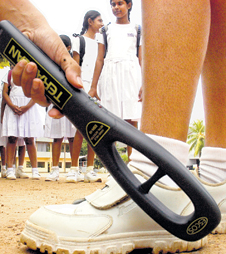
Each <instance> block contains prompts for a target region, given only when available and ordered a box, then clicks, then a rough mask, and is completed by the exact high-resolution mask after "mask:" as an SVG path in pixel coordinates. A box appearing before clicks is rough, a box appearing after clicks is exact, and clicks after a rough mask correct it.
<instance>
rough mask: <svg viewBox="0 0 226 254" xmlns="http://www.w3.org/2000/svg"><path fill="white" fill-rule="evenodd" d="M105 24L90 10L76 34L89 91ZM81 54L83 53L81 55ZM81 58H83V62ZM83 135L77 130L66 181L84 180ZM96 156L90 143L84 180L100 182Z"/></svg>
mask: <svg viewBox="0 0 226 254" xmlns="http://www.w3.org/2000/svg"><path fill="white" fill-rule="evenodd" d="M102 26H103V21H102V18H101V15H100V13H99V12H98V11H95V10H90V11H88V12H87V13H86V14H85V16H84V21H83V28H82V31H81V33H80V35H74V36H75V38H74V40H73V46H72V50H73V58H74V59H75V60H76V61H77V63H79V64H80V65H81V69H82V74H81V77H82V81H83V86H84V90H85V91H86V92H87V93H88V91H89V89H90V85H91V81H92V77H93V72H94V67H95V62H96V58H97V54H98V44H97V41H96V39H95V37H96V33H98V32H99V29H100V28H101V27H102ZM79 36H82V38H81V39H84V41H85V43H84V44H85V45H84V56H83V57H82V56H81V55H82V54H81V52H80V40H81V39H80V38H79ZM80 54H81V55H80ZM81 58H82V59H83V61H82V64H81ZM82 141H83V136H82V135H81V134H80V132H79V131H77V132H76V135H75V139H74V144H73V156H72V163H71V170H70V171H69V173H68V175H67V178H66V181H67V182H77V181H80V180H83V176H82V175H81V173H80V172H79V167H78V166H79V165H78V163H79V162H78V160H79V154H80V150H81V146H82ZM94 156H95V153H94V152H93V150H92V148H91V147H90V146H89V145H88V156H87V169H86V174H85V176H84V182H97V181H98V182H100V181H101V178H100V177H99V176H98V175H97V174H96V173H95V172H94V171H93V166H94Z"/></svg>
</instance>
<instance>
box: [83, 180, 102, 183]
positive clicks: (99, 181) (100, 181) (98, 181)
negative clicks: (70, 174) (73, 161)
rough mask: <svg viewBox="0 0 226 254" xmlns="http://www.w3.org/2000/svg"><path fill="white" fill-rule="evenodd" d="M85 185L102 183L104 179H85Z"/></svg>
mask: <svg viewBox="0 0 226 254" xmlns="http://www.w3.org/2000/svg"><path fill="white" fill-rule="evenodd" d="M84 183H102V179H97V180H89V179H87V180H86V179H84Z"/></svg>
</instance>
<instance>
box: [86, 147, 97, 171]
mask: <svg viewBox="0 0 226 254" xmlns="http://www.w3.org/2000/svg"><path fill="white" fill-rule="evenodd" d="M94 157H95V152H94V151H93V149H92V148H91V146H90V145H89V144H88V154H87V167H93V166H94Z"/></svg>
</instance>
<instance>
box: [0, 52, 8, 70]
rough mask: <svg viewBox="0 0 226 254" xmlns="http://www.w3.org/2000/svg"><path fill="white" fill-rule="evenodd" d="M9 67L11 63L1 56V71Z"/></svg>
mask: <svg viewBox="0 0 226 254" xmlns="http://www.w3.org/2000/svg"><path fill="white" fill-rule="evenodd" d="M7 66H8V67H9V62H8V61H7V60H6V59H5V57H2V55H1V54H0V69H3V68H5V67H7Z"/></svg>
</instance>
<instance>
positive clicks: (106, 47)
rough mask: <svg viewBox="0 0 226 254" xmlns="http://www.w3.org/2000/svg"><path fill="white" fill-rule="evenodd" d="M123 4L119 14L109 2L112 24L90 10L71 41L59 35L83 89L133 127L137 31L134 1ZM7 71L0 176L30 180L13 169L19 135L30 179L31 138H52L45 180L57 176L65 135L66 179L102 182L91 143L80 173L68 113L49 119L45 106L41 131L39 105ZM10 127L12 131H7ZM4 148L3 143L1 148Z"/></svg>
mask: <svg viewBox="0 0 226 254" xmlns="http://www.w3.org/2000/svg"><path fill="white" fill-rule="evenodd" d="M119 4H121V2H120V3H119ZM124 6H125V7H123V8H122V11H121V12H118V11H117V8H113V7H114V6H112V10H113V14H114V15H115V17H116V23H115V24H108V25H105V26H104V23H103V20H102V17H101V14H100V13H99V12H98V11H95V10H90V11H88V12H87V13H86V14H85V16H84V20H83V27H82V29H81V32H80V33H79V34H73V36H72V39H71V38H70V35H69V36H68V35H60V37H61V39H62V41H63V42H64V44H65V47H66V48H67V50H68V52H69V53H70V55H71V56H72V57H73V59H74V60H75V61H76V62H77V63H78V64H79V65H80V67H81V71H82V73H81V78H82V83H83V87H84V90H85V91H86V92H87V93H89V94H90V95H91V96H92V97H95V98H96V99H98V100H100V101H101V104H102V105H103V106H104V107H105V108H107V109H108V110H109V111H111V112H113V113H114V114H116V115H117V116H119V117H120V118H122V119H124V120H125V121H127V122H129V123H130V124H132V125H133V126H135V127H137V122H138V121H139V119H140V117H141V66H140V64H141V52H140V51H141V47H140V45H141V40H140V38H141V36H140V32H141V30H140V26H139V25H135V24H132V23H130V12H131V10H132V2H130V1H128V3H127V4H126V5H124ZM115 10H116V11H115ZM10 73H11V71H10V72H9V74H8V75H6V76H5V77H4V79H3V80H2V81H3V103H5V104H6V107H5V109H4V111H2V131H1V135H2V138H3V139H4V142H3V143H5V144H6V143H7V146H6V147H7V149H6V151H7V152H6V155H7V156H6V163H4V159H2V177H6V178H7V179H11V180H14V179H16V178H28V175H27V174H26V173H25V172H24V171H23V167H22V165H23V164H22V165H19V168H17V169H16V170H15V169H14V168H13V159H14V155H15V151H16V146H17V142H18V139H19V140H20V141H21V142H22V145H24V144H23V142H25V143H26V146H27V150H28V154H29V157H30V161H31V165H32V178H33V179H40V174H39V172H38V169H37V153H36V150H35V142H34V140H35V138H37V137H43V136H44V137H47V138H51V139H53V147H52V166H51V171H50V174H49V175H48V176H47V177H46V181H58V180H59V166H58V164H59V159H60V152H61V144H62V141H63V139H64V138H67V139H68V141H69V147H70V154H71V168H70V170H69V172H68V174H67V176H66V182H72V183H75V182H78V181H84V182H99V181H101V178H100V177H99V176H98V174H96V172H95V171H94V156H95V153H94V151H93V150H92V148H91V147H90V145H88V155H87V169H86V172H85V174H84V175H83V174H82V173H81V172H80V170H79V165H78V162H79V154H80V150H81V146H82V141H83V136H82V135H81V134H80V132H79V131H78V130H76V128H75V127H74V126H73V125H72V124H71V123H70V121H69V120H68V119H67V118H66V117H62V118H60V119H53V118H52V117H50V116H49V114H48V113H49V112H50V111H51V109H52V107H53V105H49V107H48V109H47V114H46V117H45V129H44V132H43V130H42V125H40V124H37V123H38V122H41V120H40V114H39V112H37V105H35V103H34V102H33V100H32V99H28V98H26V96H25V95H24V94H23V91H22V88H21V87H17V86H14V83H13V80H12V77H11V76H10V78H9V75H10ZM9 88H10V89H9ZM14 90H15V91H14ZM9 91H10V92H9ZM15 97H16V98H23V102H22V101H21V102H19V101H18V99H15ZM25 98H26V99H25ZM3 113H4V117H3ZM34 118H35V119H34ZM12 121H14V122H12ZM12 128H13V130H14V131H11V129H12ZM0 145H1V144H0ZM22 145H21V146H22ZM4 147H5V145H4V144H3V145H2V151H4V149H5V148H4ZM127 150H128V158H129V156H130V154H131V151H132V149H131V148H130V147H128V149H127ZM2 155H3V153H2ZM21 156H24V155H21ZM2 157H4V156H2ZM21 161H22V159H21ZM5 164H6V165H7V168H6V166H5Z"/></svg>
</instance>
